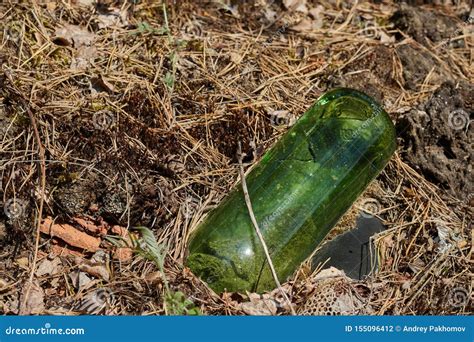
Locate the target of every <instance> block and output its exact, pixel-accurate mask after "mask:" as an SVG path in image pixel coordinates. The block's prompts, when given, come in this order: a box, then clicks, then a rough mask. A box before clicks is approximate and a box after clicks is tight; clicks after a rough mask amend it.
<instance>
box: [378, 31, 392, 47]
mask: <svg viewBox="0 0 474 342" xmlns="http://www.w3.org/2000/svg"><path fill="white" fill-rule="evenodd" d="M379 34H380V42H381V43H382V44H386V45H388V44H392V43H395V36H390V35H388V34H386V33H385V32H384V31H382V30H380V32H379Z"/></svg>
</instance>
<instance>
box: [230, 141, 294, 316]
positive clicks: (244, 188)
mask: <svg viewBox="0 0 474 342" xmlns="http://www.w3.org/2000/svg"><path fill="white" fill-rule="evenodd" d="M237 154H238V155H237V158H238V159H239V169H240V179H241V181H242V191H243V192H244V198H245V204H247V209H248V211H249V215H250V220H251V221H252V224H253V226H254V228H255V231H256V233H257V236H258V238H259V239H260V243H261V244H262V248H263V251H264V253H265V257H266V258H267V262H268V265H269V266H270V270H271V272H272V276H273V279H274V280H275V284H276V285H277V287H278V290H280V292H281V294H282V296H283V298H284V299H285V300H286V302H287V304H288V305H289V307H290V311H291V314H292V315H296V312H295V310H294V309H293V304H292V303H291V301H290V298H288V295H287V294H286V292H285V291H284V290H283V288H282V287H281V284H280V281H279V280H278V275H277V273H276V271H275V267H274V266H273V262H272V258H271V257H270V253H269V252H268V247H267V244H266V243H265V239H264V238H263V235H262V232H261V231H260V228H259V227H258V223H257V219H256V218H255V214H254V213H253V209H252V202H251V201H250V196H249V191H248V189H247V183H246V182H245V174H244V166H243V163H242V148H241V146H240V141H239V145H238V151H237Z"/></svg>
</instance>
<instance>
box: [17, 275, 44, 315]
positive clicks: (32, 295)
mask: <svg viewBox="0 0 474 342" xmlns="http://www.w3.org/2000/svg"><path fill="white" fill-rule="evenodd" d="M29 284H30V285H28V283H26V284H24V286H23V290H22V291H21V296H20V311H19V314H20V315H35V314H36V315H38V314H41V313H42V312H43V311H44V291H43V289H42V288H41V286H40V285H39V283H38V282H36V281H35V282H33V283H29Z"/></svg>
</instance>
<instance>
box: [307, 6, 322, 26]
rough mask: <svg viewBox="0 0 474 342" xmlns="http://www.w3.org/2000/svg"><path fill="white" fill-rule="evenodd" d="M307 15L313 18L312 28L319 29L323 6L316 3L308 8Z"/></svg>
mask: <svg viewBox="0 0 474 342" xmlns="http://www.w3.org/2000/svg"><path fill="white" fill-rule="evenodd" d="M309 15H310V16H311V17H312V18H313V28H314V29H320V28H322V27H323V24H324V7H323V6H321V5H318V6H316V7H313V8H311V9H310V10H309Z"/></svg>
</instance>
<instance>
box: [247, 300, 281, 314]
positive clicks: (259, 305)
mask: <svg viewBox="0 0 474 342" xmlns="http://www.w3.org/2000/svg"><path fill="white" fill-rule="evenodd" d="M240 308H241V310H242V311H243V312H245V313H246V314H247V315H251V316H270V315H276V313H277V305H276V303H275V301H274V300H273V299H270V298H259V299H256V298H255V297H253V298H252V299H251V301H250V302H245V303H242V304H240Z"/></svg>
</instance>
